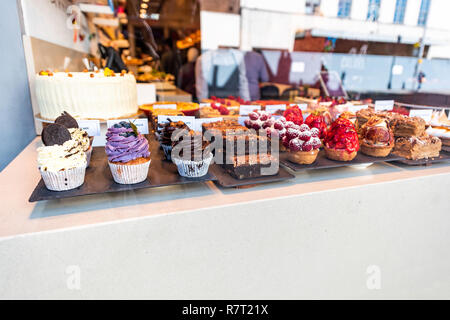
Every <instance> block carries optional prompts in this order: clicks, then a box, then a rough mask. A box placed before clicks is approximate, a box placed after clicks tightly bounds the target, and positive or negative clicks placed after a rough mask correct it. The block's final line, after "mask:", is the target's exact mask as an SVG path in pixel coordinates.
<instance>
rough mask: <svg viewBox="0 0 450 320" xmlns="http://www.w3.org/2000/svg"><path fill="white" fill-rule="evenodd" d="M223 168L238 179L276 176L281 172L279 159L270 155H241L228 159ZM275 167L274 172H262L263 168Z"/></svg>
mask: <svg viewBox="0 0 450 320" xmlns="http://www.w3.org/2000/svg"><path fill="white" fill-rule="evenodd" d="M226 162H228V163H224V164H223V165H222V167H223V168H224V169H225V170H226V172H228V173H229V174H230V175H231V176H232V177H234V178H236V179H239V180H240V179H248V178H257V177H261V176H265V175H276V174H278V170H279V159H278V157H274V156H272V155H269V154H261V155H259V154H252V155H239V156H233V157H231V158H228V159H227V161H226ZM271 166H272V167H275V168H276V170H273V171H274V172H265V174H263V172H261V170H262V169H263V168H269V167H271Z"/></svg>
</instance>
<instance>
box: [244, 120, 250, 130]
mask: <svg viewBox="0 0 450 320" xmlns="http://www.w3.org/2000/svg"><path fill="white" fill-rule="evenodd" d="M244 125H245V126H246V127H247V128H251V127H252V121H251V120H250V119H245V120H244Z"/></svg>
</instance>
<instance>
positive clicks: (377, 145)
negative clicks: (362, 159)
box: [360, 116, 394, 157]
mask: <svg viewBox="0 0 450 320" xmlns="http://www.w3.org/2000/svg"><path fill="white" fill-rule="evenodd" d="M360 143H361V152H362V153H364V154H367V155H368V156H371V157H387V156H388V155H389V153H391V151H392V149H393V148H394V134H393V132H392V129H391V128H390V127H389V122H388V120H386V119H383V118H380V117H376V116H375V117H371V118H370V119H369V120H368V121H367V122H366V123H365V124H364V125H363V126H362V128H361V139H360Z"/></svg>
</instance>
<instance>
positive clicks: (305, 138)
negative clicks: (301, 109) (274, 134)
mask: <svg viewBox="0 0 450 320" xmlns="http://www.w3.org/2000/svg"><path fill="white" fill-rule="evenodd" d="M298 138H299V139H301V140H303V141H308V140H309V139H310V138H311V132H310V131H303V132H300V134H299V135H298Z"/></svg>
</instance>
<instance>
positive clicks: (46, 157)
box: [37, 140, 86, 172]
mask: <svg viewBox="0 0 450 320" xmlns="http://www.w3.org/2000/svg"><path fill="white" fill-rule="evenodd" d="M37 151H38V159H37V163H38V167H39V169H40V170H43V171H51V172H58V171H61V170H68V169H72V168H78V167H82V166H86V153H84V151H83V150H82V148H81V146H80V145H79V143H78V141H75V140H69V141H66V142H64V144H63V145H62V146H60V145H54V146H44V147H40V148H38V149H37Z"/></svg>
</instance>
